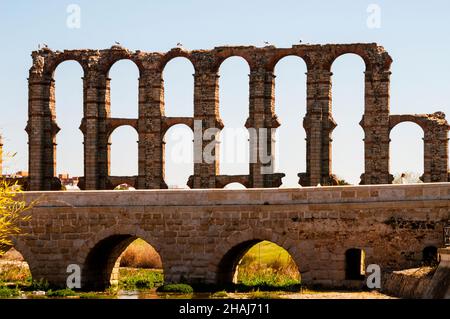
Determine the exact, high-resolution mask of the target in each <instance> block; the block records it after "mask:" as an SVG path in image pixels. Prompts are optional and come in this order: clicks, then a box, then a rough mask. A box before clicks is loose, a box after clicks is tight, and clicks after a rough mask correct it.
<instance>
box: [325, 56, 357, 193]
mask: <svg viewBox="0 0 450 319" xmlns="http://www.w3.org/2000/svg"><path fill="white" fill-rule="evenodd" d="M364 71H365V63H364V60H363V59H362V58H361V57H359V56H358V55H355V54H344V55H342V56H340V57H338V58H337V59H336V60H335V61H334V62H333V64H332V72H333V81H332V83H333V89H332V91H333V106H332V116H333V119H334V121H335V122H336V124H337V127H336V128H335V129H334V130H333V133H332V157H331V158H332V167H331V172H332V173H333V174H335V175H336V176H337V177H338V179H339V180H341V181H342V182H344V181H345V182H347V183H350V184H355V185H357V184H359V182H360V177H361V174H362V173H363V172H364V170H365V168H364V141H363V139H364V131H363V129H362V127H361V126H360V125H359V122H360V121H361V119H362V116H363V114H364V81H365V78H364Z"/></svg>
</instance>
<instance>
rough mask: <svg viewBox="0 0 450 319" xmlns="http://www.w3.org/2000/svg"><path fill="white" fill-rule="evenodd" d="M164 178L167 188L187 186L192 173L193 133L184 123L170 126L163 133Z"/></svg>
mask: <svg viewBox="0 0 450 319" xmlns="http://www.w3.org/2000/svg"><path fill="white" fill-rule="evenodd" d="M164 147H165V155H164V157H165V167H164V180H165V182H166V184H167V186H168V188H188V186H187V182H188V180H189V176H191V175H193V174H194V133H193V132H192V129H191V128H190V127H188V126H186V125H184V124H177V125H174V126H172V127H170V128H169V129H168V130H167V132H166V134H165V135H164Z"/></svg>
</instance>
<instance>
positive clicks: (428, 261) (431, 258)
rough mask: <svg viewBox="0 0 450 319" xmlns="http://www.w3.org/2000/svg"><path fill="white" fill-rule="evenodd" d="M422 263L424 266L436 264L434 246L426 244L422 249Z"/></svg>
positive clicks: (436, 258)
mask: <svg viewBox="0 0 450 319" xmlns="http://www.w3.org/2000/svg"><path fill="white" fill-rule="evenodd" d="M422 264H423V265H425V266H435V265H437V264H438V249H437V248H436V247H435V246H427V247H425V248H424V249H423V250H422Z"/></svg>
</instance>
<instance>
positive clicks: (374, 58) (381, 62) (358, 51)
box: [323, 43, 392, 72]
mask: <svg viewBox="0 0 450 319" xmlns="http://www.w3.org/2000/svg"><path fill="white" fill-rule="evenodd" d="M323 48H324V49H325V50H324V54H325V56H326V58H325V60H324V63H323V68H324V69H325V70H328V71H330V70H331V66H332V64H333V63H334V61H336V60H337V59H338V58H339V57H340V56H342V55H344V54H348V53H352V54H355V55H358V56H359V57H360V58H361V59H362V60H363V61H364V64H365V66H366V70H365V71H366V72H371V71H373V70H374V69H380V68H381V69H384V70H389V69H390V67H391V64H392V58H391V57H390V56H389V54H388V53H387V52H386V51H384V49H383V48H381V47H378V46H377V44H376V43H373V44H369V45H367V44H348V45H345V44H344V45H332V46H327V45H325V46H324V47H323Z"/></svg>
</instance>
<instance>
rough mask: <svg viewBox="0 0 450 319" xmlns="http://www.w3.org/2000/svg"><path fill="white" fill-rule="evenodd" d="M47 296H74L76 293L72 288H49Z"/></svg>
mask: <svg viewBox="0 0 450 319" xmlns="http://www.w3.org/2000/svg"><path fill="white" fill-rule="evenodd" d="M46 295H47V296H48V297H60V298H64V297H70V296H76V295H77V293H76V292H75V291H73V290H72V289H60V290H54V291H53V290H49V291H47V294H46Z"/></svg>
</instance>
